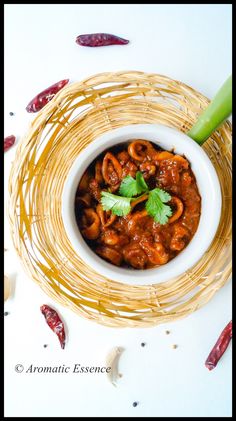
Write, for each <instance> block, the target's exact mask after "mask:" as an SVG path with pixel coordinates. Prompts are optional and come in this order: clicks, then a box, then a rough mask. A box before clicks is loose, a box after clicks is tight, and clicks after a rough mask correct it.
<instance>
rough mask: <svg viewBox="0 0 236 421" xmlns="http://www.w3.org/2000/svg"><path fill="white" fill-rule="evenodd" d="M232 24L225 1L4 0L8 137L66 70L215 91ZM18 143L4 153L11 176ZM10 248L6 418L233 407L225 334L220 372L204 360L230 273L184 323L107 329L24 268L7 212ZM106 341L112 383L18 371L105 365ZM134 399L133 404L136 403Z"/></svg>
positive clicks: (200, 412) (225, 311)
mask: <svg viewBox="0 0 236 421" xmlns="http://www.w3.org/2000/svg"><path fill="white" fill-rule="evenodd" d="M231 30H232V28H231V6H230V5H201V6H200V5H16V4H14V5H5V136H8V135H10V134H15V135H17V136H21V135H22V134H23V133H24V131H26V130H27V127H28V125H29V122H30V121H31V119H32V118H33V116H31V115H30V114H27V113H26V111H25V106H26V105H27V103H28V102H29V100H30V99H31V98H32V97H33V96H34V95H35V94H37V93H38V92H40V91H41V90H42V89H44V88H45V87H47V86H50V85H51V84H52V83H55V82H56V81H59V80H61V79H64V78H70V80H71V81H76V80H80V79H83V78H85V77H88V76H90V75H93V74H95V73H99V72H105V71H116V70H142V71H146V72H155V73H160V74H165V75H167V76H169V77H172V78H174V79H178V80H182V81H183V82H185V83H187V84H188V85H190V86H192V87H193V88H195V89H197V90H199V91H200V92H202V93H203V94H205V95H206V96H208V97H209V98H211V97H212V96H213V95H214V94H215V92H216V91H217V89H218V88H219V87H220V85H221V84H222V83H223V82H224V80H225V79H226V78H227V77H228V76H229V74H230V73H231V71H232V69H231V65H232V63H231V51H232V42H231ZM90 32H111V33H115V34H118V35H120V36H123V37H125V38H128V39H130V40H131V43H130V44H129V45H128V46H114V47H104V48H97V49H91V48H82V47H79V46H78V45H77V44H76V43H75V38H76V36H77V35H79V34H82V33H90ZM10 111H13V112H15V116H14V117H10V116H9V112H10ZM15 149H16V148H15V147H13V148H12V150H11V151H9V152H7V153H6V154H5V183H6V185H7V179H8V174H9V170H10V165H11V162H12V161H13V159H14V155H15ZM5 193H6V194H7V191H6V189H5ZM5 202H6V199H5ZM5 247H7V248H8V249H9V250H8V251H7V252H6V253H5V273H8V274H9V275H10V276H11V277H12V278H13V279H14V280H15V289H14V295H13V297H12V299H11V300H10V301H8V302H7V303H6V304H5V311H9V312H10V314H9V315H8V316H7V317H5V318H4V320H5V416H6V417H10V416H15V417H24V416H26V417H37V416H43V417H44V416H49V417H55V416H68V417H70V416H72V417H82V416H85V417H87V416H95V417H100V416H128V417H132V416H138V417H141V416H145V417H153V416H156V417H160V416H163V417H168V416H171V417H186V416H191V417H197V416H200V417H203V416H206V417H213V416H217V417H223V416H226V417H230V416H231V400H232V399H231V392H232V391H231V369H232V366H231V365H232V362H231V344H230V346H229V348H228V350H227V351H226V353H225V355H224V356H223V358H222V360H221V361H220V363H219V365H218V366H217V368H216V369H215V370H213V371H212V372H209V371H208V370H207V369H206V368H205V367H204V361H205V359H206V357H207V355H208V353H209V351H210V349H211V347H212V346H213V345H214V343H215V341H216V339H217V337H218V335H219V333H220V332H221V330H222V329H223V328H224V326H225V325H226V324H227V323H228V321H229V320H230V318H231V282H228V283H227V284H226V286H225V287H223V288H222V289H221V290H220V291H219V292H218V293H217V294H216V295H215V296H214V297H213V299H212V300H211V301H210V302H209V303H208V304H207V305H206V306H205V307H204V308H202V309H200V310H198V311H197V312H196V313H194V314H192V315H191V316H189V317H187V318H185V319H183V320H181V321H178V322H174V323H171V324H169V325H162V326H157V327H154V328H146V329H111V328H106V327H104V326H100V325H97V324H95V323H92V322H89V321H87V320H84V319H82V318H79V317H78V316H76V315H75V314H74V313H72V312H71V311H69V310H68V309H66V308H63V307H61V306H59V305H58V304H55V303H53V301H52V300H51V299H49V298H48V297H47V296H46V295H45V294H44V292H42V291H41V289H40V288H39V287H38V286H37V285H36V284H34V283H33V282H32V281H31V280H30V279H29V278H28V276H27V275H26V274H25V272H24V271H23V269H22V267H21V266H20V263H19V261H18V259H17V258H16V257H15V253H14V250H13V248H12V245H11V241H10V238H9V228H8V223H7V221H6V222H5ZM46 303H47V304H49V305H50V304H52V305H55V307H56V308H57V309H58V310H59V311H60V313H61V315H62V316H63V319H64V320H65V321H66V324H67V326H68V329H69V339H68V343H67V345H66V348H65V350H61V349H60V348H59V343H58V342H57V341H58V340H57V338H56V336H55V335H54V334H53V333H52V332H51V330H50V329H49V328H48V327H47V325H46V323H44V321H43V320H42V317H43V316H42V315H41V313H40V311H39V307H40V305H42V304H46ZM166 329H169V330H170V331H171V333H170V334H169V335H166V334H165V330H166ZM141 342H146V346H145V347H144V348H142V347H141V346H140V343H141ZM45 343H46V344H48V347H47V348H44V347H43V344H45ZM172 344H178V348H177V349H176V350H173V349H172V348H171V345H172ZM113 346H123V347H125V349H126V351H125V352H124V354H123V355H122V357H121V359H120V371H121V372H122V373H123V377H122V378H121V379H120V381H119V385H118V387H117V388H115V387H113V386H112V385H111V384H110V383H109V382H108V380H107V378H106V376H105V375H103V374H75V373H74V374H73V373H72V372H70V373H68V374H59V373H58V374H56V373H55V374H39V373H25V371H24V372H23V373H22V374H19V373H16V372H15V370H14V367H15V365H16V364H23V365H24V367H25V370H26V369H27V368H28V367H29V366H30V365H31V364H33V365H34V366H48V365H50V364H51V365H53V366H54V365H55V366H56V365H57V366H59V365H63V364H65V365H66V366H69V367H70V368H71V371H72V370H73V366H74V364H75V363H78V364H81V365H85V366H95V365H103V364H104V361H105V357H106V354H107V352H108V351H109V350H110V349H111V348H112V347H113ZM133 401H138V402H139V405H138V406H137V407H136V408H133V407H132V402H133Z"/></svg>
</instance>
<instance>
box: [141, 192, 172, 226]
mask: <svg viewBox="0 0 236 421" xmlns="http://www.w3.org/2000/svg"><path fill="white" fill-rule="evenodd" d="M170 200H171V196H170V195H169V193H167V192H165V191H164V190H162V189H159V188H156V189H153V190H151V191H150V192H149V195H148V200H147V202H146V206H145V207H146V210H147V212H148V214H149V215H150V216H152V217H153V219H154V221H155V222H159V224H161V225H164V224H166V223H167V222H168V218H169V217H170V216H171V215H172V210H171V207H170V206H168V205H165V203H166V202H169V201H170Z"/></svg>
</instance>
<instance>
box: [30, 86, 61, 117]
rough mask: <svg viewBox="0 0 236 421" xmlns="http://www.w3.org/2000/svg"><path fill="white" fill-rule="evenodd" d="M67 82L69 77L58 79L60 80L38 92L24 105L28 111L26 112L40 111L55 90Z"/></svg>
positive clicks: (53, 94) (58, 89)
mask: <svg viewBox="0 0 236 421" xmlns="http://www.w3.org/2000/svg"><path fill="white" fill-rule="evenodd" d="M68 82H69V79H64V80H60V82H57V83H55V84H54V85H52V86H49V88H46V89H45V90H44V91H42V92H40V93H39V94H38V95H36V97H35V98H33V99H32V101H30V102H29V104H28V105H27V107H26V111H28V113H37V111H40V110H41V109H42V108H43V107H44V106H45V105H46V104H47V103H48V102H49V101H51V99H52V98H53V97H54V96H55V95H56V94H57V92H59V91H60V90H61V89H62V88H64V86H65V85H67V83H68Z"/></svg>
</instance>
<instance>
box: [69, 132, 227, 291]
mask: <svg viewBox="0 0 236 421" xmlns="http://www.w3.org/2000/svg"><path fill="white" fill-rule="evenodd" d="M137 138H139V139H146V140H149V141H151V142H153V143H155V144H156V145H158V146H160V147H161V148H163V149H166V150H174V152H175V153H178V154H181V155H183V154H184V155H185V156H186V158H187V159H188V161H189V162H190V164H191V168H192V171H193V173H194V175H195V177H196V181H197V185H198V189H199V193H200V195H201V199H202V207H201V217H200V221H199V225H198V229H197V231H196V233H195V235H194V236H193V238H192V240H191V241H190V243H189V244H188V246H187V247H186V248H185V249H184V250H183V251H181V252H180V254H179V255H177V257H175V258H174V259H172V260H171V261H170V262H168V263H167V264H165V265H163V266H159V267H157V268H152V269H145V270H137V269H126V268H120V267H116V266H115V265H112V264H111V263H108V262H106V261H104V260H103V259H102V258H100V257H99V256H97V255H96V254H95V253H94V252H93V251H92V250H91V249H90V247H89V246H88V245H87V243H86V242H85V240H84V239H83V237H82V235H81V233H80V231H79V228H78V226H77V223H76V219H75V213H74V201H75V194H76V190H77V187H78V183H79V180H80V178H81V177H82V175H83V173H84V171H85V170H86V169H87V168H88V166H89V165H90V164H91V162H92V161H93V160H94V159H95V158H96V157H97V156H98V155H99V154H100V153H102V152H104V151H105V150H106V149H109V148H111V147H113V146H115V145H118V144H120V143H124V142H127V141H129V140H132V139H137ZM220 215H221V189H220V184H219V180H218V177H217V174H216V171H215V169H214V167H213V165H212V163H211V161H210V159H209V158H208V156H207V154H206V153H205V152H204V150H203V149H202V148H201V147H200V146H199V145H198V144H197V143H196V142H194V141H193V140H192V139H191V138H189V137H188V136H187V135H185V134H183V133H182V132H180V131H178V130H176V129H173V128H170V127H167V126H163V125H160V124H134V125H130V126H123V127H121V128H118V129H114V130H111V131H109V132H106V133H105V134H104V135H103V136H100V137H99V138H97V139H95V140H94V141H93V142H92V143H90V144H89V145H88V146H87V147H86V148H84V150H83V151H82V152H81V153H80V154H79V156H78V157H77V158H76V159H75V162H74V163H73V165H72V167H71V169H70V171H69V173H68V176H67V179H66V182H65V185H64V189H63V195H62V219H63V223H64V227H65V230H66V233H67V235H68V238H69V240H70V242H71V244H72V246H73V248H74V250H75V251H76V253H78V255H79V256H80V257H81V259H82V260H83V261H84V262H85V264H88V265H89V266H91V267H92V268H93V269H94V270H95V271H96V272H98V273H99V274H101V275H103V276H105V277H106V278H108V279H111V280H114V281H118V282H123V283H126V284H132V285H134V284H137V285H149V284H150V285H151V284H157V283H160V282H164V281H167V280H169V279H171V278H174V277H176V276H179V275H180V274H182V273H184V272H185V271H186V270H188V269H190V268H191V267H192V266H193V265H194V264H195V263H196V262H197V261H198V260H199V259H200V258H201V257H202V255H203V254H204V253H205V252H206V251H207V249H208V247H209V246H210V244H211V242H212V240H213V239H214V236H215V233H216V230H217V227H218V224H219V220H220Z"/></svg>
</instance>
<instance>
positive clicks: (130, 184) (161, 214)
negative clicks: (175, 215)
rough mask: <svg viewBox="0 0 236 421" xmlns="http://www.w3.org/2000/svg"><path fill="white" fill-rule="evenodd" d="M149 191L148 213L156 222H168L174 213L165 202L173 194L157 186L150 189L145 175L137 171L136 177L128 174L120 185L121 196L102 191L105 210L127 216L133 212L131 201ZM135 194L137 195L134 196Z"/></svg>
mask: <svg viewBox="0 0 236 421" xmlns="http://www.w3.org/2000/svg"><path fill="white" fill-rule="evenodd" d="M143 192H145V193H148V199H147V202H146V205H145V208H146V210H147V213H148V215H150V216H152V217H153V219H154V221H155V222H158V223H159V224H161V225H164V224H166V223H167V222H168V218H169V217H170V216H171V215H172V210H171V207H170V206H169V205H166V204H165V203H167V202H169V201H170V200H171V196H170V194H169V193H167V192H166V191H165V190H162V189H160V188H158V187H157V188H155V189H153V190H149V188H148V185H147V184H146V182H145V180H144V178H143V175H142V173H141V172H140V171H137V173H136V177H135V179H134V178H133V177H131V176H130V175H128V176H127V177H125V178H124V179H123V180H122V182H121V185H120V189H119V193H120V195H121V196H118V195H116V194H112V193H109V192H107V191H102V193H101V196H102V198H101V204H102V207H103V210H105V211H109V210H110V211H111V212H112V213H113V214H114V215H117V216H125V215H128V213H130V212H131V209H132V206H131V203H132V201H133V200H137V199H139V197H141V196H142V195H141V196H137V195H138V194H139V195H140V193H143ZM134 196H135V197H134Z"/></svg>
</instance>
